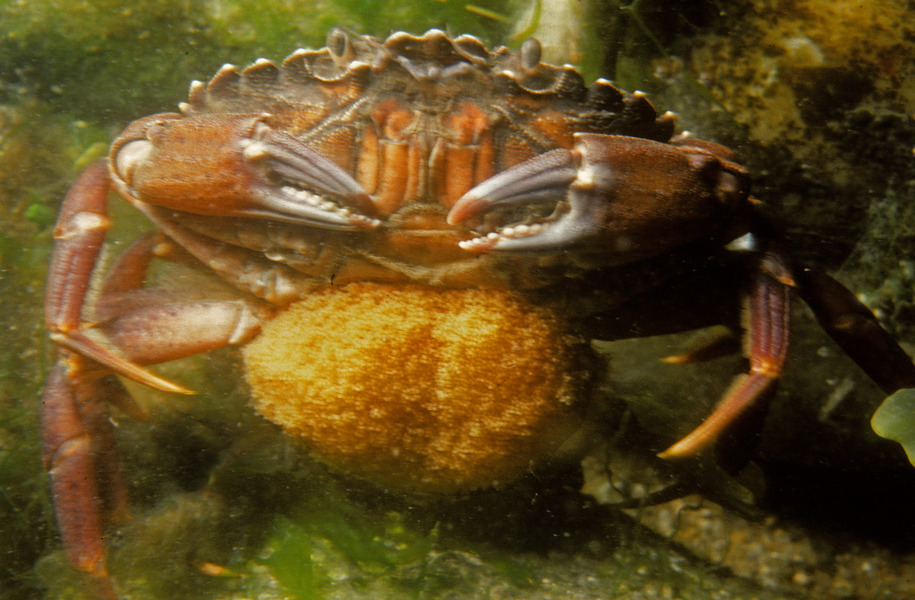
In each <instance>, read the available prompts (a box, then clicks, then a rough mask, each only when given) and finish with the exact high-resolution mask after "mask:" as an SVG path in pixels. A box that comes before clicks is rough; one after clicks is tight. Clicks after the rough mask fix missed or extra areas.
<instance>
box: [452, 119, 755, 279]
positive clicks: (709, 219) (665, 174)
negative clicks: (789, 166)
mask: <svg viewBox="0 0 915 600" xmlns="http://www.w3.org/2000/svg"><path fill="white" fill-rule="evenodd" d="M746 198H747V184H746V173H745V172H744V171H743V169H742V168H740V167H738V166H736V165H735V164H733V163H731V162H730V161H729V160H727V159H725V158H722V157H720V156H719V155H718V154H717V153H716V152H715V151H714V149H712V148H710V147H703V146H691V145H678V144H665V143H661V142H656V141H652V140H646V139H642V138H632V137H626V136H615V135H601V134H590V133H578V134H575V144H574V147H573V149H572V150H564V149H560V150H553V151H551V152H547V153H545V154H542V155H540V156H537V157H535V158H532V159H530V160H527V161H525V162H522V163H520V164H518V165H515V166H514V167H511V168H509V169H507V170H505V171H503V172H501V173H499V174H497V175H495V176H494V177H491V178H489V179H487V180H485V181H483V182H482V183H480V184H479V185H477V186H476V187H474V188H473V189H471V190H470V191H468V192H467V193H466V194H465V195H464V196H463V197H462V198H460V199H459V200H458V202H457V203H456V204H455V205H454V207H452V209H451V213H450V214H449V215H448V221H449V222H450V223H451V224H458V223H465V224H467V225H468V226H469V227H470V228H471V229H473V230H475V231H478V232H479V233H480V234H481V235H480V236H479V237H477V238H474V239H471V240H467V241H466V242H463V243H462V246H463V248H464V249H466V250H469V251H474V252H505V253H556V252H565V251H573V252H576V253H578V254H584V255H597V256H600V257H601V260H602V261H603V262H606V263H608V264H612V263H622V262H629V261H633V260H638V259H641V258H645V257H647V256H653V255H656V254H659V253H661V252H664V251H666V250H669V249H671V248H674V247H676V246H678V245H681V244H683V243H686V242H689V241H692V240H695V239H699V238H701V237H704V236H710V235H714V234H715V233H717V232H718V229H719V228H720V227H721V223H724V222H728V221H733V219H732V218H731V219H727V218H725V217H732V216H733V214H734V213H735V212H736V211H738V210H741V209H742V208H743V207H744V206H745V204H746V203H745V200H746Z"/></svg>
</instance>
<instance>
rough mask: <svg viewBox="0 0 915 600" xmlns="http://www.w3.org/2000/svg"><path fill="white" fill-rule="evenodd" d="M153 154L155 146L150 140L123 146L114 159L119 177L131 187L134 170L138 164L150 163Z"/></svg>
mask: <svg viewBox="0 0 915 600" xmlns="http://www.w3.org/2000/svg"><path fill="white" fill-rule="evenodd" d="M152 152H153V144H152V142H150V141H149V140H134V141H132V142H127V143H126V144H124V145H123V146H121V147H120V148H119V149H118V152H117V155H115V157H114V168H115V171H116V172H117V175H118V177H120V178H121V179H122V180H123V181H124V183H126V184H127V185H131V181H132V179H133V171H134V169H135V168H136V166H137V165H138V164H140V163H144V162H146V161H148V160H149V157H150V156H151V155H152Z"/></svg>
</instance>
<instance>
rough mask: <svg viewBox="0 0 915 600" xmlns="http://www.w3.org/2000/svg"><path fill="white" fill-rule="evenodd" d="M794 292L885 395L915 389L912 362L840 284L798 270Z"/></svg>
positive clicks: (814, 271) (865, 309) (827, 276)
mask: <svg viewBox="0 0 915 600" xmlns="http://www.w3.org/2000/svg"><path fill="white" fill-rule="evenodd" d="M798 292H799V293H800V295H801V298H803V300H804V302H806V303H807V305H808V306H810V308H811V310H813V314H814V315H815V316H816V318H817V321H818V322H819V323H820V325H821V326H822V327H823V329H824V330H825V331H826V333H828V334H829V336H830V337H831V338H832V339H833V340H835V342H836V343H837V344H838V345H839V346H840V347H841V348H842V350H844V351H845V353H846V354H848V355H849V356H850V357H851V358H852V359H853V360H854V361H855V362H856V363H858V365H859V366H860V367H861V368H862V369H864V371H865V372H866V373H867V374H868V376H869V377H870V378H871V379H873V380H874V383H876V384H877V385H878V386H880V388H881V389H882V390H883V391H884V392H885V393H887V394H891V393H893V392H895V391H897V390H901V389H903V388H912V387H915V363H913V362H912V359H911V358H909V356H908V355H907V354H906V353H905V350H903V349H902V348H900V347H899V344H897V343H896V341H895V340H894V339H893V338H892V336H890V335H889V334H888V333H887V332H886V330H884V329H883V327H882V326H881V325H880V322H879V321H877V319H876V317H874V313H872V312H871V311H870V309H869V308H867V307H866V306H864V305H863V304H862V303H861V302H860V301H859V300H858V299H857V298H855V295H854V294H852V293H851V292H850V291H848V289H847V288H846V287H845V286H844V285H842V284H841V283H839V282H838V281H836V280H835V279H833V278H832V277H830V276H829V275H827V274H825V273H822V272H820V271H817V270H815V269H802V270H801V271H800V272H799V273H798Z"/></svg>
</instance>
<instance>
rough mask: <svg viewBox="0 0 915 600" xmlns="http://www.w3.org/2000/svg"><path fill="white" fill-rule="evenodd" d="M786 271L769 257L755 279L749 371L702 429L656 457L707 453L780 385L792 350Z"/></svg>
mask: <svg viewBox="0 0 915 600" xmlns="http://www.w3.org/2000/svg"><path fill="white" fill-rule="evenodd" d="M786 273H787V269H786V268H785V266H784V263H783V262H782V261H781V260H780V259H779V258H778V257H777V256H774V255H767V256H766V257H765V259H764V260H763V265H762V268H761V269H760V271H759V272H758V273H756V274H755V275H754V279H753V284H752V288H751V290H750V295H749V310H748V311H747V312H748V314H747V319H748V323H747V353H748V355H749V359H750V371H749V373H746V374H743V375H739V376H738V377H737V378H736V379H735V380H734V383H732V384H731V387H730V389H729V390H728V391H727V393H726V394H725V395H724V398H723V399H722V400H721V402H719V404H718V406H717V407H716V408H715V410H714V411H713V412H712V414H711V415H709V416H708V418H706V420H705V421H704V422H703V423H702V424H701V425H699V426H698V427H697V428H696V429H694V430H693V431H692V432H690V433H689V434H688V435H687V436H686V437H684V438H683V439H681V440H680V441H679V442H677V443H675V444H674V445H672V446H671V447H670V448H668V449H667V450H665V451H664V452H662V453H660V454H659V455H658V456H660V457H661V458H666V459H676V458H684V457H688V456H693V455H695V454H697V453H699V452H701V451H702V450H704V449H706V448H707V447H708V446H710V445H711V444H712V443H714V442H715V440H717V439H718V436H719V435H721V433H722V432H723V431H724V430H725V429H727V428H728V426H729V425H731V424H732V423H733V422H734V421H735V420H736V419H737V418H738V417H739V416H741V415H742V414H744V413H745V412H746V411H747V409H749V408H750V407H751V406H752V405H753V404H754V403H755V402H756V401H757V400H759V399H760V398H762V397H763V396H765V395H766V394H767V393H769V392H770V391H771V389H772V388H773V386H774V385H775V383H776V382H777V381H778V378H779V376H780V375H781V372H782V368H783V366H784V363H785V358H786V356H787V352H788V331H789V327H788V317H789V304H788V289H787V286H786V285H785V283H783V280H784V279H785V278H786Z"/></svg>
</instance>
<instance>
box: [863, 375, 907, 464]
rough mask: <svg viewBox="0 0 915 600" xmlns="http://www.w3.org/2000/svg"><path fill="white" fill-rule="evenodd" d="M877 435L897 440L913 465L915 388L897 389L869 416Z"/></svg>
mask: <svg viewBox="0 0 915 600" xmlns="http://www.w3.org/2000/svg"><path fill="white" fill-rule="evenodd" d="M871 426H872V427H873V428H874V431H875V432H876V433H877V435H879V436H881V437H885V438H886V439H888V440H893V441H894V442H898V443H899V445H901V446H902V448H903V449H904V450H905V453H906V456H908V457H909V462H910V463H912V465H913V466H915V389H906V390H899V391H898V392H896V393H895V394H893V395H891V396H890V397H889V398H887V399H886V400H884V401H883V404H881V405H880V408H878V409H877V412H875V413H874V416H873V417H872V418H871Z"/></svg>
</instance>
